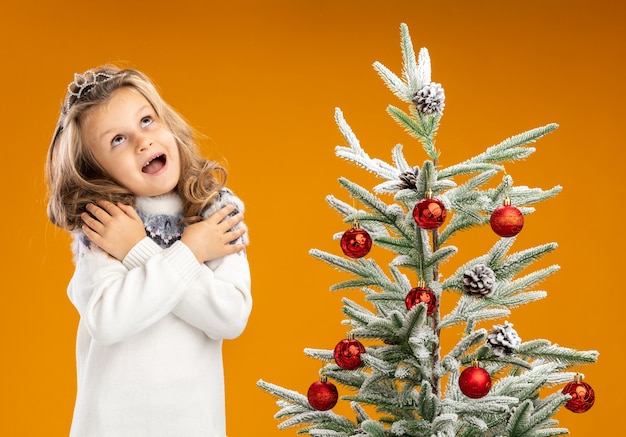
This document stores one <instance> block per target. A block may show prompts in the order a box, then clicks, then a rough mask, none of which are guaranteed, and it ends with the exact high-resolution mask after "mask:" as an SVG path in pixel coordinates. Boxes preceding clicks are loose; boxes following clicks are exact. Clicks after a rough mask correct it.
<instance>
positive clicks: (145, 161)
mask: <svg viewBox="0 0 626 437" xmlns="http://www.w3.org/2000/svg"><path fill="white" fill-rule="evenodd" d="M83 117H84V119H83V120H82V122H81V126H82V127H83V135H84V138H83V139H84V141H85V142H86V143H87V146H88V147H89V149H90V150H91V152H92V153H93V156H94V157H95V158H96V161H98V163H99V164H100V165H101V166H102V168H104V170H105V171H106V172H107V173H108V175H109V176H110V177H111V178H113V180H115V181H116V182H117V183H118V184H120V185H121V186H123V187H125V188H126V189H128V190H130V191H131V192H132V193H133V194H135V195H136V196H159V195H161V194H166V193H169V192H171V191H172V190H173V189H174V187H176V184H177V183H178V180H179V178H180V155H179V152H178V146H177V144H176V140H175V139H174V136H173V135H172V133H171V132H170V131H169V129H168V128H167V127H166V126H165V124H164V123H163V121H162V120H161V119H160V118H159V117H158V116H157V114H156V112H155V111H154V108H153V107H152V105H151V104H150V102H148V100H147V99H146V98H145V97H144V96H142V95H141V94H139V93H138V92H135V91H133V90H131V89H130V88H120V89H119V90H117V91H115V92H114V93H113V94H112V95H111V97H110V98H109V99H108V100H107V101H106V102H104V103H102V104H101V105H99V106H97V107H95V108H94V109H92V110H91V111H90V112H88V113H86V114H85V115H84V116H83Z"/></svg>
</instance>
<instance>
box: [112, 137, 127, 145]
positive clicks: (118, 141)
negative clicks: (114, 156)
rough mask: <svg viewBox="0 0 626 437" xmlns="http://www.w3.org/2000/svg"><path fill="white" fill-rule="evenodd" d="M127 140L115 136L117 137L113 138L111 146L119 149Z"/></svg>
mask: <svg viewBox="0 0 626 437" xmlns="http://www.w3.org/2000/svg"><path fill="white" fill-rule="evenodd" d="M125 139H126V138H124V137H123V136H122V135H115V137H114V138H113V141H111V145H112V146H113V147H117V146H119V145H120V144H122V143H123V142H124V140H125Z"/></svg>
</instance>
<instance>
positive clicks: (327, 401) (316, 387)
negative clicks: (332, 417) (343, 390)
mask: <svg viewBox="0 0 626 437" xmlns="http://www.w3.org/2000/svg"><path fill="white" fill-rule="evenodd" d="M307 399H308V400H309V404H310V405H311V406H312V407H313V408H315V409H316V410H319V411H326V410H330V409H331V408H333V407H334V406H335V405H336V404H337V399H339V393H338V392H337V387H335V384H333V383H332V382H328V381H327V380H326V377H324V376H322V377H321V378H320V380H319V381H315V382H314V383H313V384H311V386H310V387H309V391H308V392H307Z"/></svg>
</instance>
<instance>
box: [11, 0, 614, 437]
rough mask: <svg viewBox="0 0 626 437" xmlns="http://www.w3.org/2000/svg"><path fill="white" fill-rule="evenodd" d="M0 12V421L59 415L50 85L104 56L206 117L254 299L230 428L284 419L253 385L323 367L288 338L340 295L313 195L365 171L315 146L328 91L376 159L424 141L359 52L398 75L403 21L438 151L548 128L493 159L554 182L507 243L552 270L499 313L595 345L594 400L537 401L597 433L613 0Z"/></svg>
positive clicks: (609, 394)
mask: <svg viewBox="0 0 626 437" xmlns="http://www.w3.org/2000/svg"><path fill="white" fill-rule="evenodd" d="M435 3H437V4H435ZM2 10H3V11H2V14H1V15H0V37H1V39H2V44H1V45H0V53H1V57H2V60H3V61H2V62H3V68H2V70H1V71H0V86H1V87H2V102H3V105H2V109H1V111H2V116H1V117H0V119H1V120H2V124H3V126H2V132H3V138H4V139H3V144H2V149H3V150H2V155H1V162H2V166H3V169H2V171H1V172H0V177H1V178H2V183H1V184H0V187H1V188H0V189H1V190H2V196H1V198H2V201H3V206H2V211H3V213H2V215H1V216H0V217H1V220H2V226H1V228H2V229H4V234H3V235H4V237H3V239H4V242H5V246H4V247H5V255H4V257H3V260H4V262H3V263H2V273H3V274H2V277H3V280H2V303H1V304H0V332H2V343H3V344H2V361H1V364H0V384H1V385H0V396H1V399H2V400H1V402H2V404H1V405H0V435H6V436H12V437H18V436H46V437H48V436H52V437H55V436H64V435H67V431H68V429H69V424H70V419H71V412H72V406H73V399H74V390H75V375H74V335H75V329H76V323H77V316H76V312H75V310H74V308H73V307H72V306H71V304H70V302H69V300H68V299H67V297H66V294H65V287H66V284H67V282H68V279H69V277H70V275H71V273H72V264H71V259H70V251H69V239H68V236H67V235H66V234H65V233H64V232H63V231H60V230H57V229H55V228H54V227H53V226H51V225H50V224H49V223H48V222H47V219H46V216H45V199H44V197H45V190H44V185H43V166H44V159H45V154H46V149H47V146H48V142H49V139H50V136H51V134H52V130H53V127H54V124H55V122H56V118H57V111H58V109H59V107H60V104H61V99H62V97H63V94H64V88H65V86H66V84H67V82H68V81H69V80H71V78H72V74H73V73H74V72H82V71H84V70H85V69H87V68H89V67H93V66H96V65H99V64H102V63H106V62H117V63H121V65H123V66H132V67H135V68H138V69H140V70H142V71H144V72H146V73H147V74H148V75H149V76H151V77H152V78H153V79H154V81H155V82H156V83H157V84H158V85H159V86H160V88H161V89H162V91H163V95H164V97H165V99H166V100H167V101H169V102H170V103H171V104H172V105H173V106H174V107H176V108H177V109H179V111H180V112H181V113H182V114H183V115H184V116H185V117H186V118H187V119H188V120H189V121H190V122H191V124H192V125H193V126H194V127H196V128H197V129H198V130H200V131H201V132H203V133H204V134H206V136H207V138H206V141H205V142H204V144H203V147H204V151H205V152H206V154H207V155H208V156H211V157H213V158H216V159H219V160H221V161H223V162H224V163H225V164H226V165H227V167H228V169H229V171H230V182H229V185H230V186H231V188H233V189H234V190H235V191H236V192H237V193H238V194H239V195H240V197H242V198H243V199H244V200H245V201H246V204H247V215H246V220H247V223H248V225H249V227H250V229H251V231H250V235H251V239H252V245H251V246H250V248H249V252H248V253H249V258H250V264H251V268H252V275H253V294H254V299H255V304H254V309H253V313H252V316H251V319H250V322H249V325H248V328H247V330H246V332H245V333H244V334H243V335H242V336H241V337H240V338H239V339H237V340H235V341H232V342H228V343H227V344H226V345H225V366H226V384H227V410H228V430H229V435H230V436H231V437H243V436H250V435H256V436H279V435H295V433H294V431H285V432H282V433H281V432H279V431H278V430H277V429H276V423H277V422H276V421H275V420H274V419H273V417H272V416H273V414H274V413H275V412H276V407H275V405H274V400H273V399H272V398H271V397H270V396H269V395H267V394H266V393H264V392H262V391H261V390H260V389H258V388H257V387H256V386H255V383H256V381H257V380H258V379H259V378H263V379H264V380H267V381H270V382H274V383H277V384H280V385H283V386H286V387H288V388H291V389H295V390H298V391H300V392H302V393H305V392H306V389H307V387H308V385H309V384H310V383H311V382H313V381H314V380H315V379H316V378H317V371H318V369H319V367H320V366H321V364H320V363H319V362H317V361H315V360H312V359H310V358H307V357H306V356H304V354H303V353H302V349H303V348H305V347H313V348H328V349H330V348H332V347H333V346H334V345H335V344H336V342H337V341H339V340H340V339H342V338H344V336H345V330H346V328H345V327H344V326H342V325H341V324H340V322H341V320H342V319H343V315H342V313H341V303H340V300H341V297H342V295H343V293H331V292H329V291H328V287H329V286H330V285H331V284H333V283H335V282H337V281H338V280H340V279H343V278H344V276H343V275H342V274H340V273H337V272H335V271H334V270H333V269H332V268H330V267H328V266H326V265H324V264H322V263H321V262H319V261H317V260H315V259H313V258H311V257H310V256H309V255H308V250H309V249H310V248H312V247H316V248H320V249H323V250H326V251H330V252H333V253H339V247H338V244H337V242H334V241H332V240H331V238H330V237H331V235H332V234H333V233H335V232H340V231H342V230H344V229H346V225H345V224H343V223H342V221H341V220H340V218H339V216H338V215H337V214H336V213H335V212H334V211H332V210H331V209H330V208H329V207H328V206H327V205H326V203H325V200H324V197H325V195H327V194H330V193H333V194H335V195H337V196H338V197H340V198H342V199H344V200H348V198H347V196H346V194H345V192H343V191H342V190H341V189H340V188H339V186H338V183H337V182H336V179H337V178H338V177H339V176H346V177H348V178H350V179H351V180H353V181H355V182H358V183H361V184H363V185H364V186H367V187H371V186H373V184H374V183H376V182H377V181H376V180H374V179H373V178H372V177H371V175H369V174H367V173H366V172H364V171H362V170H359V169H357V168H355V167H354V166H352V165H351V164H350V163H347V162H345V161H342V160H339V159H338V158H335V157H334V153H333V149H334V146H335V145H337V144H343V139H342V138H341V136H340V134H339V132H338V130H337V128H336V127H335V124H334V121H333V110H334V108H335V107H336V106H338V107H341V108H342V110H343V111H344V114H345V116H346V119H347V120H348V122H349V123H350V124H351V126H352V128H353V129H354V131H355V133H356V134H357V136H358V137H359V138H360V140H361V142H362V145H363V146H364V148H365V149H366V151H367V152H368V153H369V154H370V155H371V156H372V157H378V158H381V159H384V160H387V161H389V160H390V150H391V148H392V147H393V146H394V145H395V144H396V143H398V142H401V143H403V144H404V145H405V150H406V154H407V156H408V157H409V159H410V160H411V162H412V163H414V164H419V165H421V163H422V161H423V159H424V157H425V155H424V153H423V152H422V151H421V149H420V148H419V146H418V145H417V143H416V142H415V141H414V140H412V139H410V138H409V137H407V135H406V134H404V133H403V132H402V130H401V129H400V128H398V127H397V126H396V125H395V124H394V123H393V121H391V120H390V119H389V118H388V117H387V115H386V114H385V107H386V106H387V105H388V104H396V105H402V104H401V103H400V102H398V101H397V100H396V99H395V97H393V96H392V95H391V93H390V92H389V91H388V90H387V89H386V88H385V86H384V85H383V84H382V82H381V81H380V80H379V78H378V77H377V75H376V73H375V72H374V71H373V69H372V68H371V64H372V62H374V61H376V60H379V61H381V62H383V63H384V64H385V65H387V66H388V67H389V68H391V69H392V70H394V71H396V72H399V70H400V49H399V25H400V23H401V22H406V23H407V24H408V25H409V29H410V31H411V35H412V38H413V42H414V44H415V46H416V48H419V47H424V46H425V47H428V49H429V51H430V54H431V59H432V65H433V80H434V81H437V82H440V83H442V84H443V86H444V88H445V90H446V95H447V100H446V109H445V116H444V117H443V120H442V124H441V128H440V131H439V136H438V143H437V145H438V147H439V148H441V149H442V151H443V152H442V155H441V164H442V165H443V166H447V165H450V164H453V163H456V162H459V161H461V160H464V159H466V158H469V157H471V156H474V155H476V154H478V153H480V152H482V151H483V150H484V149H485V148H486V147H488V146H490V145H493V144H496V143H498V142H500V141H501V140H503V139H504V138H506V137H508V136H510V135H514V134H517V133H520V132H522V131H525V130H527V129H530V128H533V127H538V126H542V125H545V124H547V123H550V122H556V123H559V124H560V128H559V129H558V130H557V131H556V132H554V133H552V134H550V135H549V136H548V137H546V138H544V139H542V140H541V141H539V142H538V143H537V147H538V151H537V152H536V153H535V154H534V155H532V156H531V158H530V159H529V160H527V161H524V162H522V163H518V164H514V165H511V166H510V167H509V166H507V171H508V172H509V173H510V174H511V175H512V176H513V177H514V180H515V182H516V184H518V185H529V186H534V187H542V188H546V189H547V188H550V187H552V186H554V185H557V184H560V185H563V187H564V191H563V192H562V194H561V195H559V196H558V197H556V198H554V199H551V200H549V201H547V202H544V203H541V204H539V205H538V210H537V212H536V213H535V214H533V215H531V216H529V217H528V218H527V221H526V226H525V228H524V231H523V232H522V234H520V237H519V238H518V241H517V242H516V244H515V246H514V249H516V250H521V249H523V248H525V247H529V246H530V245H536V244H541V243H545V242H548V241H556V242H558V243H559V249H558V250H557V251H556V252H554V253H552V254H550V255H548V256H547V257H546V261H545V263H547V264H551V263H558V264H560V265H561V266H562V269H561V271H560V272H558V273H557V274H556V275H554V276H553V277H550V278H549V279H548V280H547V281H545V282H544V283H543V284H542V288H543V289H546V290H547V291H548V292H549V295H548V298H547V299H544V300H542V301H540V302H536V303H533V304H530V305H528V306H526V307H524V308H521V309H518V310H514V312H513V314H512V316H511V317H509V320H510V321H512V322H513V323H514V324H515V328H516V330H517V331H518V332H519V334H520V336H521V337H522V339H523V340H530V339H533V338H546V339H549V340H551V341H552V342H555V343H558V344H560V345H563V346H569V347H574V348H577V349H581V350H583V349H598V350H599V351H600V353H601V355H600V361H599V363H598V364H596V365H593V366H584V367H582V368H580V369H578V370H580V371H582V372H584V373H585V375H586V382H588V383H590V384H591V385H592V386H593V387H594V389H595V391H596V405H595V406H594V408H593V409H592V410H590V411H589V412H588V413H586V414H581V415H576V414H573V413H570V412H569V411H566V410H562V411H561V412H559V414H558V416H557V418H558V419H559V420H560V421H561V425H562V426H565V427H568V428H569V429H570V431H571V434H572V435H574V436H591V435H598V429H599V427H603V428H604V429H605V430H607V434H605V433H602V434H603V435H616V434H615V431H616V427H615V426H614V425H611V422H615V421H617V420H619V417H621V415H622V413H623V412H622V408H621V407H622V404H623V397H622V391H621V390H619V387H621V386H622V385H623V384H624V382H623V381H622V379H623V372H622V371H621V370H622V368H623V364H624V334H625V332H624V331H625V330H624V325H623V323H622V321H623V318H624V317H623V315H622V307H623V304H624V286H623V284H624V279H623V277H622V276H621V273H622V270H621V269H622V268H623V266H622V262H623V256H622V253H623V248H624V245H625V242H624V233H623V224H622V222H621V220H622V219H623V217H624V210H623V204H624V199H623V196H622V192H621V191H622V189H623V186H624V184H623V171H622V163H623V154H622V148H623V147H624V139H623V138H624V135H623V122H622V118H623V115H624V111H623V102H624V100H625V98H626V92H625V85H624V84H625V81H624V78H626V74H625V73H626V72H625V71H624V70H625V68H624V65H625V64H624V59H626V50H625V48H624V47H625V42H626V40H625V36H626V32H625V30H624V29H625V27H624V23H625V22H626V16H625V15H626V14H625V13H624V12H625V7H624V6H623V4H622V2H620V1H618V0H614V1H610V0H593V1H592V0H587V1H583V0H563V1H556V0H552V1H550V0H547V1H546V0H543V1H539V0H530V1H529V0H525V1H507V2H501V1H485V0H478V1H472V2H466V1H440V2H424V1H409V0H402V1H401V0H387V1H384V2H382V1H381V2H372V1H362V0H361V1H319V0H317V1H293V0H291V1H264V2H244V1H234V2H216V1H213V2H204V1H197V2H189V1H184V0H181V1H178V2H158V1H156V2H155V1H153V2H129V1H126V0H124V1H119V0H112V1H107V2H70V1H67V0H57V1H55V2H35V1H32V0H19V1H18V0H4V1H3V7H2ZM482 231H483V229H481V230H479V231H478V232H477V234H466V235H462V236H460V237H459V238H458V239H455V240H453V241H451V243H454V244H456V245H457V246H458V247H459V249H460V254H459V255H457V258H455V260H454V262H453V263H451V264H454V266H458V265H459V264H460V263H461V262H464V261H466V260H467V259H469V257H473V256H476V255H477V254H479V253H481V252H480V251H481V250H484V248H486V247H489V246H490V245H491V244H492V243H493V241H494V235H493V234H491V233H490V232H487V231H485V232H482ZM476 235H478V237H477V236H476ZM375 250H376V249H375ZM380 252H381V250H380V249H379V250H378V251H376V252H373V253H372V255H373V256H376V255H377V254H380ZM381 256H383V255H381ZM452 267H453V266H450V267H448V268H450V269H452ZM346 295H347V296H348V297H351V298H353V299H358V298H359V292H358V291H350V292H348V293H346ZM449 299H453V297H450V298H449ZM444 305H448V306H450V305H452V302H450V301H447V302H444ZM343 408H344V407H343V406H340V407H338V411H343Z"/></svg>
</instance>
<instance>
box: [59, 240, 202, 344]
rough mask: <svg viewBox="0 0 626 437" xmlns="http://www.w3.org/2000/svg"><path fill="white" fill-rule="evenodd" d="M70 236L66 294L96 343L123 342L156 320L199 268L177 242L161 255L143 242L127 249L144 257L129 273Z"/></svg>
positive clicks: (177, 299)
mask: <svg viewBox="0 0 626 437" xmlns="http://www.w3.org/2000/svg"><path fill="white" fill-rule="evenodd" d="M75 238H76V241H75V247H76V249H75V253H76V259H75V262H76V269H75V272H74V276H73V277H72V280H71V281H70V284H69V286H68V295H69V297H70V300H71V301H72V303H73V304H74V306H75V307H76V308H77V310H78V312H79V313H80V316H81V319H82V320H83V322H84V323H85V325H86V327H87V329H88V331H89V333H90V335H91V336H92V337H93V338H94V339H95V340H96V341H98V342H99V343H102V344H112V343H116V342H118V341H121V340H124V339H126V338H128V337H130V336H132V335H134V334H136V333H137V332H139V331H141V330H143V329H146V328H147V327H149V326H151V325H152V324H154V323H155V322H157V321H159V320H161V319H162V318H163V317H164V316H165V315H167V314H169V313H170V312H171V311H172V309H173V308H174V307H175V306H176V305H177V304H178V303H179V302H180V300H181V299H182V298H183V297H184V296H185V293H186V292H187V291H188V290H190V289H191V288H193V287H195V284H196V281H197V279H198V277H199V276H200V275H201V272H202V270H203V267H202V266H201V265H200V264H199V263H198V262H197V261H196V259H195V257H194V255H193V253H192V252H191V250H189V248H188V247H187V246H185V245H184V244H183V243H181V242H177V243H175V244H174V245H172V247H170V248H169V249H168V250H167V251H165V250H162V249H161V248H160V247H158V246H157V245H156V244H155V243H153V242H152V241H151V240H150V239H149V238H145V239H144V240H142V241H141V242H140V243H139V244H138V245H137V246H136V247H135V248H133V250H134V251H135V252H142V251H143V252H145V253H149V254H150V256H149V257H147V258H146V259H147V260H146V262H145V263H144V264H142V265H140V266H137V267H135V268H132V269H130V270H129V269H128V268H127V267H126V266H125V265H124V264H123V263H121V262H119V261H118V260H116V259H114V258H112V257H110V256H109V255H108V254H106V253H105V252H103V251H102V250H101V249H99V248H98V247H97V246H95V245H94V244H89V243H88V242H86V240H85V237H84V236H83V235H82V234H80V235H76V236H75Z"/></svg>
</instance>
